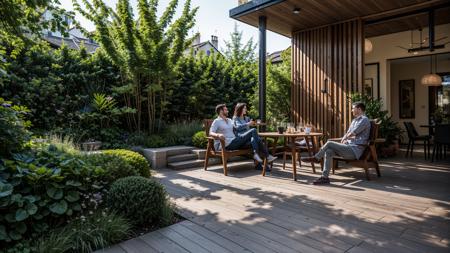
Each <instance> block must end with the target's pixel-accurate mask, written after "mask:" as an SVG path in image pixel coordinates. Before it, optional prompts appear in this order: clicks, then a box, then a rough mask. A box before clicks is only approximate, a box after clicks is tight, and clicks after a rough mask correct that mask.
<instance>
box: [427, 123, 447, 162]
mask: <svg viewBox="0 0 450 253" xmlns="http://www.w3.org/2000/svg"><path fill="white" fill-rule="evenodd" d="M449 145H450V124H445V125H436V129H435V131H434V143H433V154H432V155H431V162H434V158H435V157H436V158H437V157H438V156H436V151H438V152H439V157H441V156H442V154H441V151H442V148H444V157H445V156H446V153H447V146H449Z"/></svg>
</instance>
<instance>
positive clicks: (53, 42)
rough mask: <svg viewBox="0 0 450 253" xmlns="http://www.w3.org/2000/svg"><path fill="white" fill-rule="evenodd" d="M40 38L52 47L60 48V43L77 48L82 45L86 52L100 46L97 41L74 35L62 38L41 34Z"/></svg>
mask: <svg viewBox="0 0 450 253" xmlns="http://www.w3.org/2000/svg"><path fill="white" fill-rule="evenodd" d="M42 39H44V40H45V41H47V42H48V43H49V44H50V46H52V47H54V48H60V47H61V46H62V44H65V45H67V47H69V48H70V49H76V50H79V49H80V47H81V45H84V47H85V48H86V50H87V52H89V53H93V52H95V50H97V48H99V47H100V46H99V45H98V44H97V43H93V42H90V41H89V40H88V39H84V38H78V37H76V36H72V37H71V38H62V37H58V36H53V35H43V36H42Z"/></svg>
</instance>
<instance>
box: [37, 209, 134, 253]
mask: <svg viewBox="0 0 450 253" xmlns="http://www.w3.org/2000/svg"><path fill="white" fill-rule="evenodd" d="M130 229H131V226H130V224H129V222H128V221H127V220H126V219H125V218H123V217H121V216H119V215H116V214H108V213H105V212H99V211H97V212H95V213H94V214H93V215H88V216H87V217H84V216H81V217H79V218H77V219H76V220H74V221H72V222H71V223H70V224H68V225H67V226H66V227H64V228H62V229H57V230H55V231H53V232H52V233H50V235H49V236H48V237H46V238H45V239H41V240H39V241H38V243H37V246H36V251H37V252H38V253H41V252H42V253H53V252H55V253H59V252H92V251H94V250H97V249H101V248H105V247H107V246H110V245H112V244H114V243H117V242H120V241H121V240H123V239H126V238H127V236H128V235H129V234H130Z"/></svg>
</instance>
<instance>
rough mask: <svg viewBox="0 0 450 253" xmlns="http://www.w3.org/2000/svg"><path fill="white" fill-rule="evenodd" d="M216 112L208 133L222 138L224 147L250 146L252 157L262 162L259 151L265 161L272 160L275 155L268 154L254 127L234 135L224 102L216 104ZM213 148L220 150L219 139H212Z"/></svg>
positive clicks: (238, 147)
mask: <svg viewBox="0 0 450 253" xmlns="http://www.w3.org/2000/svg"><path fill="white" fill-rule="evenodd" d="M216 113H217V114H218V117H217V118H216V119H215V120H214V121H213V123H212V125H211V128H210V130H209V135H210V136H212V137H216V138H219V139H222V140H225V147H226V149H227V150H236V149H240V148H243V147H247V146H249V144H250V145H251V146H252V150H253V159H255V160H256V161H258V162H260V163H262V162H263V161H262V159H261V157H260V156H259V154H258V153H259V152H260V151H261V153H262V154H263V155H264V156H265V157H267V161H268V162H269V163H270V162H273V161H274V160H275V159H276V157H274V156H272V155H270V154H269V152H268V150H267V147H266V146H265V145H264V144H263V142H262V141H261V139H260V138H259V136H258V133H257V132H256V129H254V128H253V129H251V130H249V131H247V132H245V133H244V134H241V135H239V136H236V135H235V133H234V131H233V127H234V124H233V121H232V120H231V119H230V118H227V116H228V108H227V106H226V105H225V104H220V105H218V106H216ZM214 148H215V150H217V151H219V150H220V148H221V147H220V141H219V140H218V139H216V140H215V141H214Z"/></svg>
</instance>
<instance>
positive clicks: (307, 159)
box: [301, 156, 320, 163]
mask: <svg viewBox="0 0 450 253" xmlns="http://www.w3.org/2000/svg"><path fill="white" fill-rule="evenodd" d="M301 160H302V162H305V163H320V161H319V160H317V158H316V157H315V156H310V157H302V159H301Z"/></svg>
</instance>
